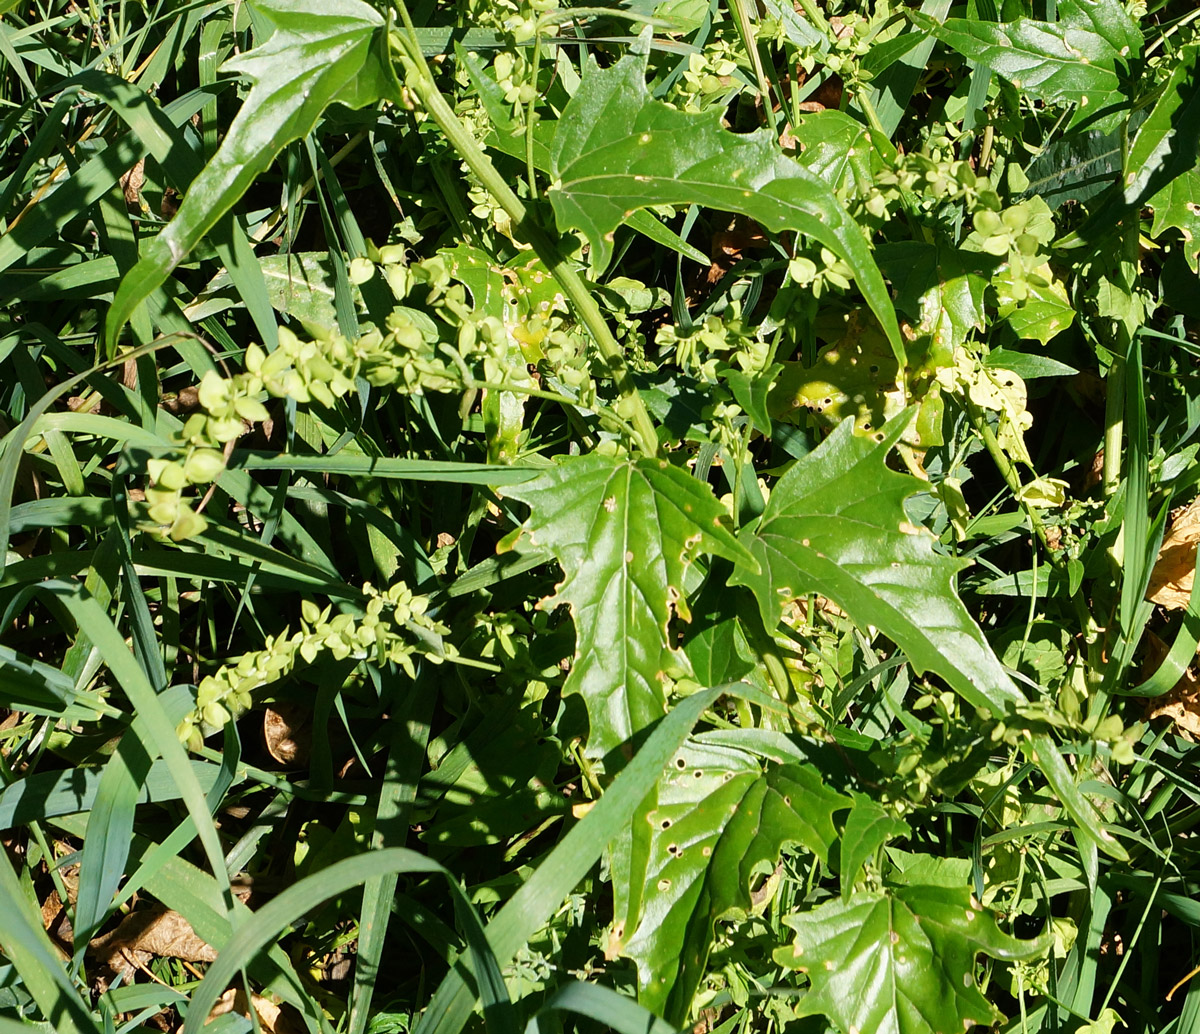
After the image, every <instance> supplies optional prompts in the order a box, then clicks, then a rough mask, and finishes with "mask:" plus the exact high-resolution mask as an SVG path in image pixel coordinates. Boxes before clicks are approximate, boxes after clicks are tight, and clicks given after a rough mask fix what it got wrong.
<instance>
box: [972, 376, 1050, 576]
mask: <svg viewBox="0 0 1200 1034" xmlns="http://www.w3.org/2000/svg"><path fill="white" fill-rule="evenodd" d="M963 403H964V405H965V406H966V408H967V419H968V420H970V422H971V426H972V427H973V428H974V429H975V433H976V434H978V435H979V437H980V438H981V439H982V441H983V447H984V448H985V449H987V451H988V455H989V456H991V457H992V462H993V463H995V464H996V469H997V470H998V471H1000V476H1001V477H1002V478H1004V483H1005V484H1006V485H1008V487H1009V488H1010V489H1011V490H1012V493H1013V495H1014V496H1016V497H1017V502H1018V503H1020V504H1021V509H1022V510H1024V511H1025V516H1027V517H1028V518H1029V525H1030V527H1031V528H1033V531H1034V534H1035V535H1037V537H1038V541H1039V542H1041V544H1042V546H1043V547H1044V548H1045V550H1046V555H1047V556H1048V557H1049V558H1050V563H1051V564H1053V565H1054V567H1056V568H1061V567H1062V566H1063V558H1062V556H1061V555H1060V554H1059V553H1058V551H1057V550H1055V549H1053V548H1052V547H1051V545H1050V540H1049V538H1048V537H1047V534H1046V525H1045V524H1044V523H1043V521H1042V515H1041V514H1040V513H1038V512H1037V509H1036V508H1035V507H1033V506H1031V505H1030V504H1029V503H1026V502H1024V501H1023V500H1022V499H1021V495H1020V493H1021V489H1022V487H1023V486H1022V485H1021V475H1020V474H1019V473H1018V472H1017V467H1016V464H1014V463H1013V461H1012V460H1010V459H1009V458H1008V454H1007V453H1005V451H1004V450H1003V449H1002V448H1001V447H1000V443H999V442H998V441H997V440H996V435H995V433H994V432H993V431H992V429H991V427H989V426H988V422H987V419H986V418H985V417H984V415H983V410H981V409H980V408H979V407H978V406H977V405H976V404H975V403H974V402H972V401H971V400H970V398H964V399H963Z"/></svg>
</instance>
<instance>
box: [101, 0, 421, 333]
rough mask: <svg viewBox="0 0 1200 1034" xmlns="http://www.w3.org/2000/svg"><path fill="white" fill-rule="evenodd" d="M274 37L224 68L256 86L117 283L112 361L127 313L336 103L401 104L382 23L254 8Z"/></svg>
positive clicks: (326, 2)
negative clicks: (387, 100)
mask: <svg viewBox="0 0 1200 1034" xmlns="http://www.w3.org/2000/svg"><path fill="white" fill-rule="evenodd" d="M250 6H251V7H252V8H253V9H254V11H255V12H256V13H257V14H259V15H261V16H262V18H263V21H264V22H265V23H266V24H269V25H270V26H271V29H272V32H271V34H270V36H268V37H267V39H266V40H265V41H263V42H262V43H260V45H259V46H257V47H255V48H254V49H253V50H251V51H248V52H247V53H245V54H242V55H240V56H238V57H236V58H234V59H233V60H232V61H227V62H226V63H225V66H224V68H225V70H226V71H234V72H240V73H241V74H243V75H245V76H247V77H248V78H250V79H251V80H253V82H254V86H253V87H252V88H251V90H250V94H249V96H247V98H246V100H245V102H244V103H243V105H242V109H241V111H239V112H238V115H237V117H236V118H235V119H234V120H233V122H232V124H231V125H230V126H229V131H228V132H227V133H226V134H225V139H224V140H223V141H222V142H221V147H220V149H219V150H218V151H217V153H216V154H215V155H213V158H212V160H211V161H210V162H209V163H208V164H207V165H205V166H204V168H203V169H202V170H201V172H200V174H199V175H198V176H197V177H196V178H195V179H194V180H193V181H192V182H191V184H190V185H189V186H188V190H187V196H186V197H185V198H184V200H183V204H182V205H181V206H180V208H179V211H178V212H177V213H176V215H175V218H174V219H172V220H171V221H170V223H168V224H167V226H166V227H165V228H164V229H163V231H162V232H161V233H160V234H159V235H158V236H157V237H155V238H154V240H153V241H152V242H151V243H150V244H149V245H148V246H147V247H146V248H145V249H144V251H143V254H142V258H141V259H140V260H139V262H138V264H137V265H136V266H134V267H133V269H131V270H130V271H129V273H128V275H126V277H125V278H124V280H123V281H122V282H121V287H120V289H119V290H118V291H117V295H116V297H115V298H114V299H113V304H112V308H111V309H110V310H109V313H108V319H107V322H106V325H105V336H106V340H107V342H108V347H109V349H110V351H111V349H112V348H113V346H114V344H115V341H116V337H117V334H118V333H119V332H120V330H121V328H122V327H123V326H124V325H125V323H126V321H127V320H128V319H129V318H130V316H132V315H133V312H134V310H135V309H136V308H137V307H138V306H139V305H140V304H141V303H142V302H143V301H144V300H145V299H146V298H147V297H148V296H149V295H150V294H151V292H152V291H154V289H155V288H157V287H158V286H159V285H161V284H162V282H163V281H164V280H166V278H167V277H168V276H169V275H170V273H171V270H173V269H174V268H175V267H176V266H177V265H178V264H179V263H180V262H182V261H183V258H184V256H185V255H187V254H188V252H190V251H191V250H192V249H193V248H194V247H195V246H196V245H197V244H199V243H200V240H201V238H203V236H204V235H205V234H206V233H207V232H208V231H209V230H211V229H212V228H213V226H215V225H216V223H217V221H218V220H219V219H220V218H221V216H222V215H224V214H225V213H226V212H227V211H229V209H230V208H231V207H232V206H233V205H234V204H235V203H236V202H237V201H238V199H239V198H240V197H241V196H242V195H243V194H244V193H245V192H246V191H247V189H249V187H250V184H252V183H253V182H254V180H255V179H256V178H257V177H258V176H259V175H260V174H261V173H263V172H265V171H266V170H267V168H269V167H270V165H271V163H272V162H273V161H274V160H275V156H276V155H277V154H279V152H280V151H282V150H283V149H284V148H285V147H286V146H287V145H288V144H290V143H291V142H292V141H294V140H300V139H302V138H303V137H305V136H307V135H308V134H309V133H310V132H311V131H312V129H313V127H314V126H315V125H316V124H317V120H318V119H319V118H320V117H321V114H322V112H324V110H325V109H326V108H327V107H328V106H329V105H330V104H332V103H333V102H334V101H338V102H340V103H342V104H345V105H347V106H348V107H351V108H362V107H365V106H366V105H368V104H374V103H375V102H376V101H377V100H379V98H381V97H391V98H392V99H393V100H398V99H399V86H398V84H396V83H395V79H394V76H393V75H392V72H391V66H390V64H389V63H388V62H387V60H386V59H381V51H380V50H379V46H380V45H381V44H382V43H386V40H384V38H383V37H384V34H383V33H382V32H381V31H380V30H382V29H383V27H384V20H383V18H382V17H381V16H380V15H379V13H378V12H377V11H375V10H374V9H373V8H372V7H371V6H370V5H369V4H366V3H364V2H363V0H252V2H251V4H250Z"/></svg>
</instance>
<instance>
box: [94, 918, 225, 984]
mask: <svg viewBox="0 0 1200 1034" xmlns="http://www.w3.org/2000/svg"><path fill="white" fill-rule="evenodd" d="M88 951H89V952H90V953H91V954H92V955H94V956H95V957H96V958H97V959H98V960H99V961H100V962H101V963H102V964H104V965H107V966H109V968H111V969H122V968H126V967H127V965H128V964H130V963H133V964H136V962H137V961H142V962H144V961H145V959H146V958H153V957H155V956H158V957H160V958H170V959H183V960H184V961H185V962H212V961H213V959H215V958H216V957H217V953H216V951H215V950H214V949H213V948H212V946H211V945H209V944H208V942H207V941H205V940H203V939H202V938H201V937H199V936H198V935H197V933H196V931H195V930H193V929H192V924H191V923H189V922H188V921H187V920H186V919H184V917H183V916H181V915H180V914H179V913H178V912H172V911H169V910H167V909H164V908H159V907H155V908H147V909H142V910H140V911H138V912H134V913H132V914H130V915H128V916H126V917H125V918H124V919H123V920H121V923H120V925H119V926H118V927H117V928H116V929H115V930H113V931H111V932H110V933H106V934H103V935H101V936H100V937H97V938H95V939H94V940H93V941H92V943H91V944H90V945H89V946H88ZM135 960H136V961H135Z"/></svg>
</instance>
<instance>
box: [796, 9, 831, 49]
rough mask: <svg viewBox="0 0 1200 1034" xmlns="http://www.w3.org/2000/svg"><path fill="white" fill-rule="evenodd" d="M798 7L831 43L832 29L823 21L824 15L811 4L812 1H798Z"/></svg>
mask: <svg viewBox="0 0 1200 1034" xmlns="http://www.w3.org/2000/svg"><path fill="white" fill-rule="evenodd" d="M800 7H801V8H802V9H803V11H804V13H805V15H806V16H807V17H808V20H809V21H810V22H812V23H813V25H815V26H816V27H817V28H818V29H820V30H821V32H823V33H824V34H825V37H826V38H827V39H828V40H829V42H830V43H832V42H833V29H832V28H830V25H829V22H828V21H826V20H825V15H823V14H822V13H821V12H820V10H819V9H818V8H817V5H816V4H814V3H813V0H800Z"/></svg>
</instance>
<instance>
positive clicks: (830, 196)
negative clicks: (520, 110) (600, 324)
mask: <svg viewBox="0 0 1200 1034" xmlns="http://www.w3.org/2000/svg"><path fill="white" fill-rule="evenodd" d="M648 39H649V37H648V36H643V37H642V39H641V40H640V41H639V45H638V47H635V48H634V52H633V53H631V54H629V55H628V56H626V57H624V58H622V59H621V60H620V61H618V62H617V63H616V64H615V65H613V66H612V67H611V68H605V69H601V68H599V67H597V65H596V64H595V62H594V61H593V60H591V59H589V61H588V64H587V66H586V69H585V75H584V79H583V84H582V85H581V86H580V87H579V89H578V90H577V91H576V93H575V96H574V97H572V98H571V101H570V103H569V104H568V105H567V106H566V108H565V110H564V111H563V115H562V118H561V119H560V120H559V123H558V130H557V132H556V133H555V134H554V143H553V144H552V146H551V169H552V172H553V178H554V182H553V184H552V185H551V189H550V201H551V203H552V204H553V206H554V213H555V216H556V217H557V219H558V224H559V226H561V227H563V228H568V227H578V228H579V229H581V230H583V232H584V233H585V234H586V235H587V238H588V241H589V242H590V244H591V246H592V249H593V251H594V253H595V254H596V256H597V263H598V265H600V266H601V267H603V266H605V265H606V264H607V262H608V258H609V256H610V255H611V254H612V240H613V231H614V230H616V228H617V227H618V226H620V225H621V224H622V223H623V222H625V221H626V220H627V219H628V218H629V217H630V216H631V215H632V214H633V213H634V212H636V211H637V210H638V209H641V208H649V207H651V206H653V205H689V204H697V205H705V206H708V207H709V208H716V209H719V210H721V211H724V212H737V213H740V214H742V215H746V216H749V217H750V218H751V219H754V220H755V221H756V222H758V223H759V224H760V225H761V226H763V227H764V228H765V229H767V230H769V231H770V232H772V233H779V232H781V231H783V230H798V231H799V232H801V233H804V234H807V235H808V236H810V237H812V238H814V239H815V240H818V241H820V242H821V243H822V244H824V245H825V246H826V247H827V248H829V250H830V251H833V252H836V253H837V254H838V255H839V256H841V257H842V258H843V259H844V260H845V261H846V263H847V264H848V265H849V266H850V268H851V269H852V270H853V271H854V277H855V280H856V281H857V284H858V288H859V290H860V291H862V294H863V297H864V298H865V299H866V300H867V304H868V305H870V306H871V309H872V311H873V312H874V313H875V315H876V316H877V317H878V318H879V322H880V324H882V326H883V328H884V331H885V333H886V334H887V337H888V341H889V342H890V343H891V346H892V349H893V350H894V352H895V354H896V357H897V360H898V361H899V362H900V363H901V364H903V362H904V343H903V341H902V340H901V337H900V329H899V326H898V325H897V323H896V313H895V310H894V309H893V308H892V302H891V298H890V297H889V296H888V292H887V287H886V285H885V284H884V282H883V277H882V276H881V275H880V273H879V268H878V267H877V266H876V265H875V260H874V259H873V258H872V257H871V248H870V245H869V244H868V243H867V239H866V237H865V236H864V235H863V232H862V230H860V229H859V227H858V226H857V225H856V224H855V222H854V220H853V219H852V218H851V217H850V215H849V213H848V212H847V211H846V209H845V208H844V207H843V206H842V204H841V202H840V201H838V199H837V196H836V195H835V194H834V192H833V191H832V190H831V189H830V188H829V186H828V185H827V184H826V183H825V182H824V181H823V180H822V179H820V178H819V177H818V176H816V175H814V174H813V173H811V172H809V171H808V170H807V169H805V168H804V167H803V166H802V165H801V164H800V163H798V162H796V161H793V160H792V159H791V158H788V157H787V156H786V155H785V154H783V152H782V151H781V150H780V149H779V147H778V145H777V143H776V141H775V140H774V138H773V136H772V134H771V133H770V131H768V130H761V131H759V132H756V133H743V134H735V133H730V132H728V131H726V130H725V129H723V128H722V127H721V124H720V112H719V111H717V110H716V109H712V110H710V111H708V112H705V113H703V114H698V115H694V114H688V113H686V112H682V111H677V110H676V109H674V108H672V107H670V106H669V105H667V104H664V103H663V102H661V101H656V100H652V99H651V97H650V93H649V91H648V90H647V89H646V82H645V80H646V57H647V54H648V50H647V47H646V44H647V42H648ZM864 146H865V145H864Z"/></svg>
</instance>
